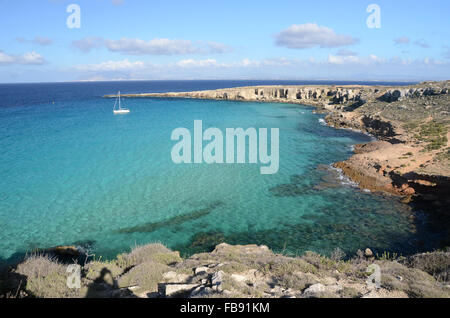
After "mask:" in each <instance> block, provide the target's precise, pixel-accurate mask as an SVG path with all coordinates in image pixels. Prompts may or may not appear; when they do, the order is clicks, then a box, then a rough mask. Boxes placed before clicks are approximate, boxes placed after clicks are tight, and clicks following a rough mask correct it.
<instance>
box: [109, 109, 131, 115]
mask: <svg viewBox="0 0 450 318" xmlns="http://www.w3.org/2000/svg"><path fill="white" fill-rule="evenodd" d="M113 112H114V114H128V113H129V112H130V110H129V109H119V110H113Z"/></svg>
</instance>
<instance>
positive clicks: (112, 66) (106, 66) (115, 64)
mask: <svg viewBox="0 0 450 318" xmlns="http://www.w3.org/2000/svg"><path fill="white" fill-rule="evenodd" d="M144 67H145V64H144V62H142V61H136V62H130V61H129V60H128V59H124V60H121V61H106V62H102V63H99V64H88V65H78V66H75V69H77V70H80V71H102V72H105V71H106V72H110V71H114V72H115V71H129V70H136V69H142V68H144Z"/></svg>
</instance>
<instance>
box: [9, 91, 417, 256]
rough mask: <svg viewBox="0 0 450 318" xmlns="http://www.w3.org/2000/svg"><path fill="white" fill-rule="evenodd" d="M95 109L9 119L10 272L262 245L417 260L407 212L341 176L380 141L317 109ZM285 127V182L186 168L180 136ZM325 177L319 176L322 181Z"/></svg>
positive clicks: (152, 102)
mask: <svg viewBox="0 0 450 318" xmlns="http://www.w3.org/2000/svg"><path fill="white" fill-rule="evenodd" d="M113 102H114V101H113V100H110V99H103V98H100V97H95V96H94V97H83V98H73V99H70V98H68V99H66V100H61V101H56V102H55V104H52V103H48V102H39V103H36V102H30V103H23V104H22V105H20V106H10V107H3V108H0V147H1V154H0V175H1V179H0V230H1V231H0V259H4V260H12V259H14V257H16V256H17V255H19V254H20V253H24V252H26V251H29V250H31V249H33V248H36V247H39V248H45V247H51V246H55V245H71V244H79V245H84V246H89V248H91V249H92V252H94V253H95V254H96V255H97V256H99V255H101V256H103V257H107V258H108V257H113V256H115V255H116V254H117V253H120V252H123V251H126V250H128V249H129V248H130V247H131V246H133V245H135V244H143V243H148V242H154V241H158V242H162V243H164V244H166V245H168V246H169V247H171V248H176V249H179V250H181V251H182V252H183V253H184V254H190V253H193V252H197V251H202V250H207V249H210V248H211V247H212V246H214V244H216V243H218V242H221V241H226V242H228V243H236V244H237V243H240V244H245V243H258V244H267V245H268V246H269V247H271V248H273V249H275V250H277V251H281V250H284V251H286V252H289V253H301V252H303V251H305V250H314V251H317V252H321V253H329V252H331V251H332V250H333V249H334V248H336V247H340V248H342V249H343V250H345V251H346V252H347V253H354V252H355V251H356V249H358V248H365V247H371V248H373V249H374V250H376V251H384V250H390V251H398V252H403V253H409V252H414V251H416V250H418V249H419V247H418V246H417V245H416V242H417V241H418V240H421V235H424V234H423V233H415V232H414V224H413V223H412V221H411V219H410V211H408V210H407V209H406V207H405V206H403V205H401V204H400V203H398V202H396V201H394V200H392V199H389V198H384V197H380V196H375V195H372V194H370V193H365V192H361V191H360V190H358V189H356V188H355V187H352V186H351V185H349V184H343V183H342V182H341V181H340V180H339V178H338V177H339V174H337V173H336V172H333V171H332V170H330V169H328V168H327V166H328V165H329V164H330V163H332V162H335V161H339V160H344V159H346V158H348V157H349V156H350V155H351V145H353V144H355V143H359V142H364V141H368V140H369V137H367V136H365V135H362V134H358V133H354V132H350V131H345V130H335V129H332V128H329V127H326V126H323V125H321V124H320V123H319V119H320V118H322V117H323V116H321V115H317V114H313V113H312V108H309V107H306V106H295V105H286V104H263V103H248V102H220V101H203V100H192V99H126V100H125V104H126V106H128V107H129V108H130V109H131V113H130V114H129V115H126V116H114V115H113V114H112V104H113ZM195 119H201V120H203V128H204V129H206V128H207V127H218V128H221V129H222V130H223V131H225V128H227V127H229V128H235V127H242V128H244V129H245V128H248V127H255V128H260V127H266V128H270V127H279V128H280V169H279V172H278V173H277V174H275V175H261V174H260V172H259V165H254V164H253V165H252V164H244V165H242V164H234V165H227V164H221V165H218V164H214V165H207V164H200V165H194V164H190V165H189V164H181V165H176V164H174V163H173V162H172V160H171V156H170V151H171V148H172V146H173V145H174V144H175V142H173V141H171V140H170V134H171V132H172V130H173V129H174V128H177V127H186V128H189V129H191V131H192V130H193V121H194V120H195ZM318 167H319V169H318Z"/></svg>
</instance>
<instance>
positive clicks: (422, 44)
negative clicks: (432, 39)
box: [413, 39, 430, 49]
mask: <svg viewBox="0 0 450 318" xmlns="http://www.w3.org/2000/svg"><path fill="white" fill-rule="evenodd" d="M413 44H414V45H417V46H420V47H421V48H424V49H427V48H429V47H430V45H429V44H428V43H427V42H426V41H425V40H424V39H419V40H417V41H414V43H413Z"/></svg>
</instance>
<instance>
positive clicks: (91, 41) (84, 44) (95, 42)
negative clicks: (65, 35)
mask: <svg viewBox="0 0 450 318" xmlns="http://www.w3.org/2000/svg"><path fill="white" fill-rule="evenodd" d="M103 44H104V40H103V39H102V38H99V37H95V36H90V37H86V38H83V39H81V40H77V41H73V42H72V44H71V46H72V47H74V48H76V49H78V50H80V51H82V52H84V53H89V52H90V51H91V50H92V49H95V48H99V47H102V46H103Z"/></svg>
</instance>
